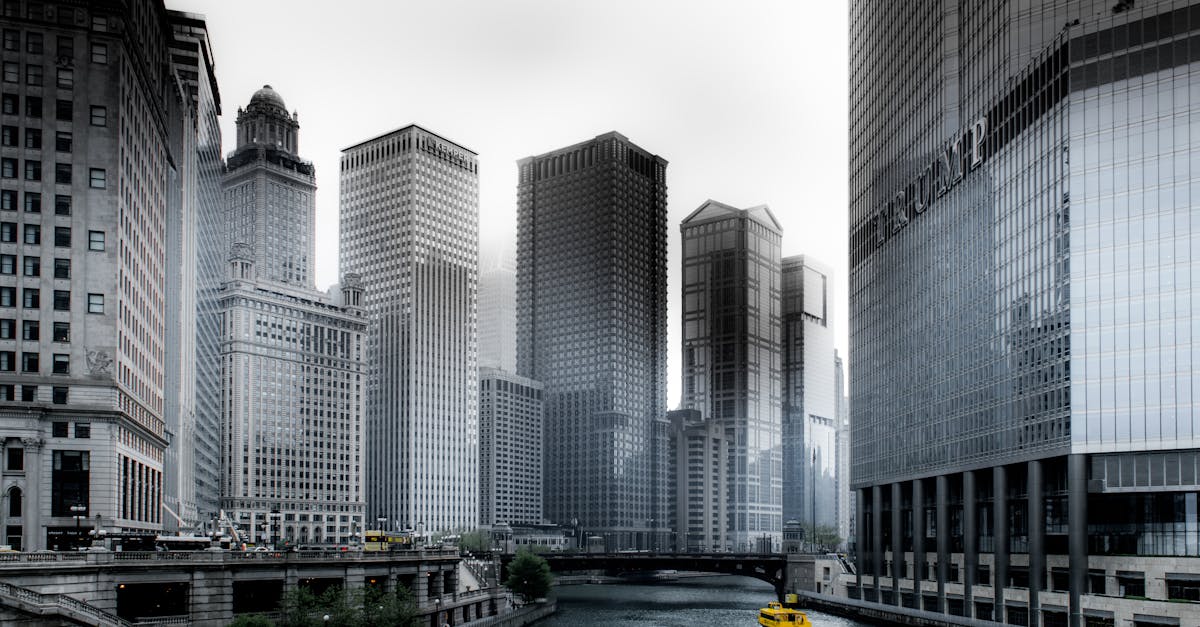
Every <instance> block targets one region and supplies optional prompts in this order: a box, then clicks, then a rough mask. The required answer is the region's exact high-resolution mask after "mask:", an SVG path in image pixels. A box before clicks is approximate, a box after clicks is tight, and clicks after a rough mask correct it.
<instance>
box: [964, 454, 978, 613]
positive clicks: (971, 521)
mask: <svg viewBox="0 0 1200 627" xmlns="http://www.w3.org/2000/svg"><path fill="white" fill-rule="evenodd" d="M962 481H963V615H964V616H966V617H967V618H972V617H974V616H975V595H974V586H975V575H976V573H977V572H978V571H979V555H978V553H979V530H978V529H977V527H978V526H979V523H978V521H977V520H976V519H975V515H976V514H977V513H978V507H979V506H978V505H977V504H976V503H975V471H974V470H968V471H966V472H964V473H963V480H962Z"/></svg>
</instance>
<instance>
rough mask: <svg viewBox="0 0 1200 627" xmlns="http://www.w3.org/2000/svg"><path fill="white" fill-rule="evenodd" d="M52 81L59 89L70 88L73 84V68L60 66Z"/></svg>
mask: <svg viewBox="0 0 1200 627" xmlns="http://www.w3.org/2000/svg"><path fill="white" fill-rule="evenodd" d="M54 83H55V84H56V85H58V87H59V88H60V89H71V88H72V87H74V86H75V70H72V69H71V68H66V67H60V68H58V70H57V71H56V73H55V77H54Z"/></svg>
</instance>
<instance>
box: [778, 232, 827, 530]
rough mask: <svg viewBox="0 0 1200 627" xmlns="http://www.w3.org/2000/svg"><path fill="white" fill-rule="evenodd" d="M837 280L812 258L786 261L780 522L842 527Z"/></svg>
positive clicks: (808, 525)
mask: <svg viewBox="0 0 1200 627" xmlns="http://www.w3.org/2000/svg"><path fill="white" fill-rule="evenodd" d="M832 319H833V277H832V276H831V271H830V269H829V267H828V266H826V265H825V264H823V263H821V262H819V261H817V260H815V259H813V258H812V257H811V256H807V255H798V256H795V257H787V258H786V259H784V260H783V459H784V461H783V475H784V480H783V485H784V488H783V517H784V519H786V520H797V521H800V523H801V524H802V525H805V526H806V528H810V527H812V526H813V525H814V524H815V525H816V527H818V528H831V527H836V525H837V478H836V477H837V431H838V427H837V400H836V399H837V393H836V391H835V386H836V381H835V379H834V354H833V322H832Z"/></svg>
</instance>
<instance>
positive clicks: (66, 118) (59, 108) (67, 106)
mask: <svg viewBox="0 0 1200 627" xmlns="http://www.w3.org/2000/svg"><path fill="white" fill-rule="evenodd" d="M74 116H75V106H74V103H72V102H71V101H70V100H55V101H54V119H56V120H58V121H59V122H70V121H71V119H72V118H73V117H74Z"/></svg>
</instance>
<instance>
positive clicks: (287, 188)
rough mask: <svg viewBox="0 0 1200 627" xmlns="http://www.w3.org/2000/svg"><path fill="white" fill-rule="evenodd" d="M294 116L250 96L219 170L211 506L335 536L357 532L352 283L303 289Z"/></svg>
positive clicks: (282, 530)
mask: <svg viewBox="0 0 1200 627" xmlns="http://www.w3.org/2000/svg"><path fill="white" fill-rule="evenodd" d="M296 117H297V116H296V115H295V114H292V115H289V114H288V113H287V109H286V108H285V107H284V104H283V98H282V97H280V96H279V94H278V93H277V92H275V90H273V89H271V88H270V87H263V88H262V89H260V90H258V91H257V92H255V93H254V95H253V96H251V98H250V104H249V105H248V106H247V107H246V108H245V109H239V110H238V119H237V135H238V146H237V149H236V150H234V152H233V153H232V154H230V155H229V159H228V165H227V168H226V173H225V178H224V191H225V197H226V199H227V207H228V212H229V213H228V215H227V220H226V223H227V226H228V228H227V230H226V237H228V238H231V239H230V240H229V241H228V249H227V250H226V251H225V255H224V256H225V258H226V259H228V263H227V265H226V268H227V274H226V275H225V277H226V281H225V283H224V284H223V285H222V287H221V290H220V292H219V293H218V295H219V298H220V301H219V304H220V308H221V316H222V322H223V324H222V330H223V337H222V343H221V353H220V364H221V372H222V375H223V376H222V381H224V385H223V388H222V404H221V405H222V407H223V409H224V417H223V433H222V437H221V442H222V444H223V449H224V450H223V451H222V461H223V462H224V464H223V471H222V479H223V486H222V494H221V496H222V498H221V504H222V508H223V509H224V510H225V511H226V513H227V514H228V515H229V516H230V517H231V518H232V520H234V521H236V522H237V523H238V524H239V526H240V527H241V528H242V529H244V530H246V531H247V532H248V535H249V539H250V540H252V541H254V542H257V543H260V544H262V543H267V542H280V541H283V542H288V541H290V542H294V543H299V544H348V543H350V542H352V541H353V534H354V533H355V532H356V531H362V530H364V529H365V519H364V511H365V504H364V498H363V490H364V485H363V484H364V468H365V467H364V464H363V461H362V449H363V435H364V434H363V431H364V412H365V407H366V393H365V391H364V383H365V381H364V378H365V375H366V373H365V365H364V363H365V361H364V360H365V349H364V347H363V341H364V338H365V334H366V319H365V317H364V313H363V308H362V300H363V293H364V289H363V284H362V282H361V281H360V280H359V279H358V277H357V276H355V275H353V274H344V275H343V278H342V284H341V285H340V287H339V290H340V294H338V298H337V299H336V301H335V299H334V298H331V297H328V296H327V295H326V294H324V293H322V292H319V291H317V290H316V289H315V288H314V286H313V283H312V259H313V257H314V255H315V250H314V247H315V239H314V234H313V222H312V215H313V190H314V189H316V178H315V172H314V170H313V167H312V164H311V163H309V162H307V161H305V160H303V159H302V158H300V156H299V155H298V154H296V152H295V150H296V146H297V145H298V143H299V124H298V123H297V122H296ZM264 250H265V251H266V253H265V254H264V252H263V251H264ZM260 263H265V266H260V265H259V264H260ZM260 271H262V273H260Z"/></svg>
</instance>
